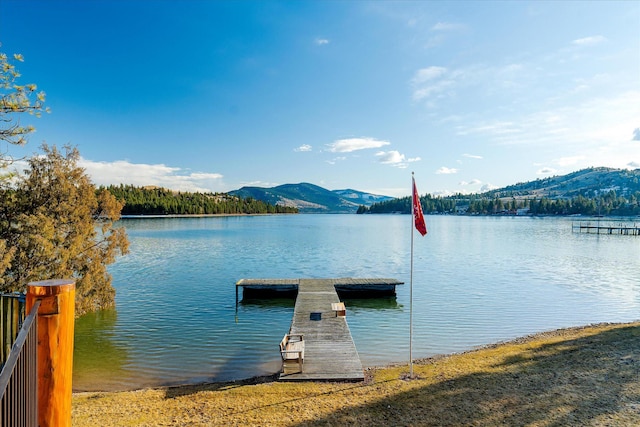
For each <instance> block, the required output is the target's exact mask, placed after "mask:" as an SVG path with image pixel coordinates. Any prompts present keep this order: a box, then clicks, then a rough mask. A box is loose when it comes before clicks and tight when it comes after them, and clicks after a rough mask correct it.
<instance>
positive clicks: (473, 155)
mask: <svg viewBox="0 0 640 427" xmlns="http://www.w3.org/2000/svg"><path fill="white" fill-rule="evenodd" d="M462 156H463V157H466V158H468V159H482V156H477V155H475V154H467V153H465V154H463V155H462Z"/></svg>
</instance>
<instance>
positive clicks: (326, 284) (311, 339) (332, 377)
mask: <svg viewBox="0 0 640 427" xmlns="http://www.w3.org/2000/svg"><path fill="white" fill-rule="evenodd" d="M401 284H403V282H399V281H397V280H395V279H353V278H342V279H241V280H239V281H238V282H237V283H236V296H237V295H238V294H237V291H238V289H239V288H243V296H244V297H245V298H247V297H255V296H259V295H269V294H274V293H275V294H278V293H295V294H296V295H297V296H296V303H295V308H294V312H293V319H292V321H291V327H290V328H289V332H288V333H289V334H303V335H304V342H305V350H304V353H305V355H304V362H303V369H302V372H286V371H284V372H282V373H281V374H280V380H283V381H309V380H314V381H362V380H364V371H363V369H362V362H361V361H360V356H359V355H358V350H357V349H356V345H355V343H354V342H353V338H352V337H351V331H350V330H349V325H348V324H347V316H348V313H349V307H348V306H347V307H346V316H344V315H342V314H344V313H343V312H341V311H336V306H337V305H339V303H340V298H339V296H338V295H339V294H340V295H350V294H357V295H359V296H371V297H373V296H378V295H393V294H395V287H396V286H397V285H401ZM274 347H275V344H274Z"/></svg>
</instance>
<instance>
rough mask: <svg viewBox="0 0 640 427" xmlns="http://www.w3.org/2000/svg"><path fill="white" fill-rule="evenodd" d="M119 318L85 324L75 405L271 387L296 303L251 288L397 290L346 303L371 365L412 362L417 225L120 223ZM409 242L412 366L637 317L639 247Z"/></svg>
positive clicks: (544, 236) (531, 225) (465, 232)
mask: <svg viewBox="0 0 640 427" xmlns="http://www.w3.org/2000/svg"><path fill="white" fill-rule="evenodd" d="M120 224H121V225H122V226H124V227H126V228H127V232H128V235H129V239H130V241H131V247H130V249H131V253H130V254H129V255H127V256H126V257H123V258H121V259H119V260H118V261H117V263H116V264H114V265H112V266H111V268H110V272H111V273H112V275H113V283H114V287H115V288H116V290H117V296H116V304H117V310H112V311H103V312H100V313H96V314H90V315H87V316H84V317H82V318H80V319H78V321H77V322H76V350H75V359H74V364H75V366H74V389H75V390H116V389H134V388H140V387H147V386H156V385H161V384H162V385H163V384H182V383H191V382H200V381H222V380H231V379H240V378H247V377H251V376H254V375H264V374H271V373H274V372H276V371H277V370H278V369H279V366H280V355H279V352H278V351H277V345H278V342H279V341H280V339H281V338H282V335H283V334H284V333H286V332H287V330H288V328H289V325H290V322H291V317H292V314H293V304H294V302H293V300H288V299H282V300H267V301H244V302H242V303H241V304H239V305H238V306H237V307H236V304H235V301H236V295H235V283H236V282H237V281H238V280H239V279H241V278H329V277H390V278H395V279H398V280H402V281H405V282H406V285H404V286H399V287H398V290H397V291H398V292H397V297H396V298H386V299H380V300H366V299H365V300H347V301H346V306H347V321H348V323H349V326H350V329H351V332H352V335H353V337H354V340H355V342H356V346H357V348H358V352H359V354H360V357H361V359H362V361H363V364H364V365H365V366H374V365H384V364H387V363H390V362H404V361H407V362H408V352H409V350H408V349H409V332H408V331H409V281H410V280H409V278H410V249H411V247H410V233H411V228H410V226H411V223H410V217H409V216H405V215H286V216H250V217H206V218H154V219H125V220H122V221H121V223H120ZM427 226H428V228H429V234H428V235H427V236H426V237H421V236H419V235H418V234H417V233H416V235H415V245H414V275H413V294H414V315H413V316H414V319H413V325H414V341H413V354H414V357H415V358H420V357H427V356H432V355H434V354H442V353H451V352H458V351H463V350H467V349H470V348H473V347H475V346H479V345H483V344H488V343H492V342H496V341H502V340H507V339H511V338H515V337H518V336H522V335H527V334H531V333H534V332H539V331H544V330H550V329H555V328H560V327H567V326H576V325H584V324H589V323H597V322H623V321H632V320H637V319H639V318H640V314H639V313H640V311H639V309H640V273H639V271H640V270H639V269H638V267H640V238H638V237H634V236H603V235H600V236H598V235H589V234H579V233H572V230H571V221H570V220H567V219H536V218H513V217H500V218H491V217H454V216H428V217H427Z"/></svg>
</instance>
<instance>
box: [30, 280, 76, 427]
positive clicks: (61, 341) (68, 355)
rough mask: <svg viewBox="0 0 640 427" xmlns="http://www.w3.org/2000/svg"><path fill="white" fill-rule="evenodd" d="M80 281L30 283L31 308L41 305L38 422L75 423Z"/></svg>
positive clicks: (50, 426) (48, 426)
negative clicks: (75, 346) (73, 398)
mask: <svg viewBox="0 0 640 427" xmlns="http://www.w3.org/2000/svg"><path fill="white" fill-rule="evenodd" d="M75 294H76V285H75V281H73V280H45V281H41V282H31V283H29V284H28V285H27V312H29V311H30V310H31V307H33V305H34V304H35V302H36V301H38V300H40V308H39V309H38V426H40V427H59V426H61V427H64V426H71V391H72V388H71V386H72V384H71V381H72V376H73V334H74V321H75Z"/></svg>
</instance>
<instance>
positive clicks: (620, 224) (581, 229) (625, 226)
mask: <svg viewBox="0 0 640 427" xmlns="http://www.w3.org/2000/svg"><path fill="white" fill-rule="evenodd" d="M571 229H572V230H573V231H574V232H578V233H590V234H619V235H624V236H640V224H638V223H635V222H634V223H631V222H626V221H609V220H602V221H600V220H590V221H574V222H573V223H572V224H571Z"/></svg>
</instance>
